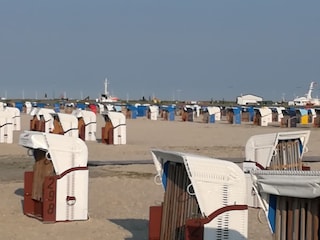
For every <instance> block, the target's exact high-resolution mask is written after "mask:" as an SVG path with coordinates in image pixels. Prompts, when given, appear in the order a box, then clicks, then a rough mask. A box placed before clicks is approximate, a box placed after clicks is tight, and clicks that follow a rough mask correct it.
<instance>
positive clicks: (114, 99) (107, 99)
mask: <svg viewBox="0 0 320 240" xmlns="http://www.w3.org/2000/svg"><path fill="white" fill-rule="evenodd" d="M108 84H109V83H108V79H107V78H106V79H105V81H104V93H102V94H101V95H100V98H99V99H97V102H100V103H110V102H118V101H119V100H120V99H119V98H118V97H115V96H111V95H110V94H109V92H108Z"/></svg>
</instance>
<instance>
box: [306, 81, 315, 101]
mask: <svg viewBox="0 0 320 240" xmlns="http://www.w3.org/2000/svg"><path fill="white" fill-rule="evenodd" d="M315 84H316V83H315V82H311V83H310V87H309V91H308V93H307V94H306V95H307V96H306V97H307V99H308V100H310V99H312V96H311V93H312V90H313V87H314V85H315Z"/></svg>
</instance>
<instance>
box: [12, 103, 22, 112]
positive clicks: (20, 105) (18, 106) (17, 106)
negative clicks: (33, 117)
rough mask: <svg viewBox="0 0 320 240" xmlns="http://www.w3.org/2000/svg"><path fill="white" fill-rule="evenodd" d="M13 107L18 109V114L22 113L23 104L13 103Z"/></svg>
mask: <svg viewBox="0 0 320 240" xmlns="http://www.w3.org/2000/svg"><path fill="white" fill-rule="evenodd" d="M14 107H16V108H18V109H19V111H20V112H23V102H15V103H14Z"/></svg>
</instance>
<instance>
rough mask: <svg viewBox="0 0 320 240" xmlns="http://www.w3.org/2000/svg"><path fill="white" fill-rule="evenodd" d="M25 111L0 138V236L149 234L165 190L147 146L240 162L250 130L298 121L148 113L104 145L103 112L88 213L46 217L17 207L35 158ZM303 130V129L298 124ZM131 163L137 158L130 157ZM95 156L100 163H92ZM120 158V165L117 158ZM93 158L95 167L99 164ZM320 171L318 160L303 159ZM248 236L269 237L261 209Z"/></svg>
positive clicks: (311, 146) (314, 143) (312, 142)
mask: <svg viewBox="0 0 320 240" xmlns="http://www.w3.org/2000/svg"><path fill="white" fill-rule="evenodd" d="M30 118H31V117H30V116H29V115H25V114H22V115H21V131H17V132H14V143H13V144H4V143H2V144H0V149H1V151H0V191H1V193H2V194H1V196H2V197H1V200H0V214H1V219H0V226H1V227H0V239H6V240H9V239H14V240H20V239H21V240H22V239H23V240H29V239H30V240H31V239H33V240H36V239H47V240H55V239H59V240H61V239H70V238H74V239H88V240H89V239H111V240H118V239H119V240H121V239H126V240H129V239H130V240H143V239H148V221H149V207H150V206H155V205H160V203H161V201H163V193H164V191H163V189H162V187H161V186H158V185H156V184H155V183H154V180H153V178H154V176H155V174H156V171H155V167H154V165H153V164H152V163H151V160H152V156H151V152H150V151H151V149H163V150H172V151H179V152H187V153H195V154H199V155H204V156H209V157H212V158H219V159H228V160H233V161H236V162H240V161H241V160H243V159H244V157H245V152H244V147H245V144H246V141H247V140H248V139H249V138H250V137H251V136H253V135H257V134H264V133H273V132H279V131H297V130H302V129H301V128H291V129H288V128H280V127H271V126H270V127H260V126H253V125H252V124H247V123H243V124H241V125H233V124H229V123H226V122H224V121H223V122H216V123H214V124H207V123H202V121H201V119H200V118H199V119H196V121H194V122H182V121H181V120H179V118H177V119H176V120H175V121H164V120H162V119H158V120H157V121H151V120H149V119H147V118H138V119H127V122H126V124H127V144H126V145H105V144H102V143H101V141H100V139H101V127H102V125H103V124H104V121H103V118H102V117H101V116H100V115H98V116H97V125H98V127H97V134H96V135H97V141H96V142H89V141H87V142H86V144H87V147H88V151H89V154H88V161H89V210H88V212H89V220H87V221H74V222H67V223H54V224H44V223H42V222H41V221H38V220H36V219H33V218H30V217H27V216H25V215H24V214H23V209H22V201H23V194H24V189H23V181H24V180H23V174H24V172H25V171H30V170H32V166H33V164H34V159H33V158H32V157H30V156H28V155H27V149H26V148H24V147H22V146H20V145H19V144H18V140H19V135H20V134H21V132H23V131H24V130H28V129H29V120H30ZM308 129H310V130H311V135H310V139H309V143H308V152H307V153H306V154H305V156H306V157H310V158H313V159H318V158H320V157H319V156H320V148H319V147H318V143H319V140H320V129H317V128H308ZM303 130H305V128H303ZM128 161H130V163H134V162H136V164H128ZM97 163H100V164H97ZM116 163H118V164H116ZM98 165H99V166H98ZM305 165H309V166H310V167H311V169H312V170H318V169H319V164H318V163H317V162H305ZM248 236H249V237H248V239H252V240H258V239H264V240H266V239H272V236H271V233H270V230H269V228H268V225H267V221H266V219H265V217H264V213H263V212H262V211H261V210H259V209H252V208H250V209H249V227H248Z"/></svg>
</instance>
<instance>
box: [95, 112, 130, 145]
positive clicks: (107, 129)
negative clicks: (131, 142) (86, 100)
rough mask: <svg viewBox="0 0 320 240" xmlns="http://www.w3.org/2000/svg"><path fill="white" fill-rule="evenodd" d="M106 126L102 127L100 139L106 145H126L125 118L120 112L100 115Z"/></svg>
mask: <svg viewBox="0 0 320 240" xmlns="http://www.w3.org/2000/svg"><path fill="white" fill-rule="evenodd" d="M102 115H103V116H104V118H105V122H106V125H105V126H104V127H102V130H101V131H102V133H101V136H102V137H101V138H102V142H103V143H106V144H114V145H119V144H126V143H127V126H126V116H125V115H124V114H123V113H121V112H106V113H103V114H102Z"/></svg>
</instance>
